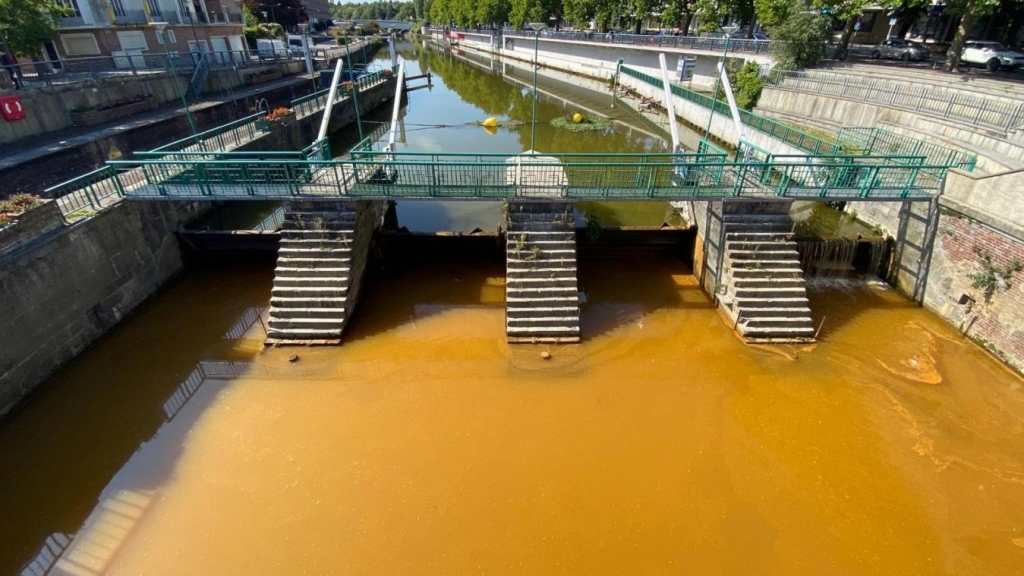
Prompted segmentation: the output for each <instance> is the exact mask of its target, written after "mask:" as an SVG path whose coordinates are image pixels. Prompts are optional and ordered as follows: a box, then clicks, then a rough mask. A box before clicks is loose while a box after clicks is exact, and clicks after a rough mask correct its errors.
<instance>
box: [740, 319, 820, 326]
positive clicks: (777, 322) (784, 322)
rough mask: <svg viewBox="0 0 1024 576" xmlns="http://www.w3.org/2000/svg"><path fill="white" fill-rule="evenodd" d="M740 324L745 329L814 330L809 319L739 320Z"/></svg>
mask: <svg viewBox="0 0 1024 576" xmlns="http://www.w3.org/2000/svg"><path fill="white" fill-rule="evenodd" d="M740 324H743V325H744V326H746V327H747V328H807V329H813V328H814V326H812V325H811V319H810V318H793V317H789V318H787V317H782V316H774V317H762V318H745V319H741V320H740Z"/></svg>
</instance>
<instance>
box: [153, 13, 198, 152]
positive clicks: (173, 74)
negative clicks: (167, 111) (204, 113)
mask: <svg viewBox="0 0 1024 576" xmlns="http://www.w3.org/2000/svg"><path fill="white" fill-rule="evenodd" d="M159 33H160V37H161V38H163V40H164V55H165V56H166V57H167V66H168V68H170V69H171V82H173V83H174V91H175V92H177V93H178V97H179V98H181V105H182V106H184V107H185V117H186V118H188V126H189V128H191V129H192V136H195V135H196V134H198V133H199V131H198V130H196V122H195V120H193V119H192V111H191V110H189V108H188V100H186V99H185V93H184V92H182V91H181V86H179V85H178V73H177V72H176V71H175V70H174V60H172V59H171V51H170V50H168V49H167V39H166V38H165V37H164V32H163V30H160V31H159Z"/></svg>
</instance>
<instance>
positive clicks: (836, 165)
mask: <svg viewBox="0 0 1024 576" xmlns="http://www.w3.org/2000/svg"><path fill="white" fill-rule="evenodd" d="M702 148H703V150H702V151H699V152H696V153H685V154H622V155H608V154H564V155H557V156H526V155H519V156H511V157H510V156H505V155H500V154H499V155H496V154H461V155H460V154H447V155H439V154H432V153H404V152H403V153H396V154H389V153H385V152H380V151H374V150H363V151H362V152H360V153H358V154H357V155H354V156H353V157H352V158H349V159H345V160H330V161H325V160H300V159H294V158H281V159H272V160H252V159H244V158H238V159H227V158H225V159H218V160H199V161H177V160H166V159H162V160H147V161H143V162H141V163H139V162H135V163H133V162H131V161H117V162H111V165H113V166H115V167H117V168H119V169H122V170H128V169H131V168H136V169H137V168H139V167H141V170H137V172H139V173H141V174H143V175H144V178H143V181H142V182H141V183H140V184H139V185H134V186H129V187H125V188H124V193H125V194H126V195H127V196H128V197H143V198H170V199H209V200H214V199H217V200H223V199H247V198H248V199H267V198H274V199H289V198H309V199H316V198H326V197H344V196H347V197H374V198H463V199H472V198H496V199H500V198H513V197H517V198H524V197H525V198H579V199H583V198H588V199H624V200H642V199H650V198H662V199H686V198H727V197H737V196H746V197H758V198H766V199H767V198H771V197H782V198H809V199H811V198H814V199H845V200H852V199H882V200H899V199H922V198H930V197H931V196H932V195H933V194H934V193H936V192H937V190H938V187H939V185H940V182H941V178H937V177H935V176H934V174H932V173H930V171H932V170H934V169H937V168H939V167H935V166H928V165H921V164H920V163H919V162H920V157H916V158H915V160H914V162H915V163H914V164H906V163H900V162H898V161H878V160H876V159H873V158H871V159H867V158H864V157H852V156H839V155H836V156H833V157H827V158H816V159H813V160H812V161H807V160H806V158H801V157H798V156H792V157H787V158H782V157H780V156H778V155H777V156H776V157H775V158H774V159H773V161H771V162H763V161H761V162H759V161H749V160H748V161H743V162H733V161H730V160H728V159H727V158H725V156H724V151H722V150H721V149H717V150H716V149H715V148H717V147H714V145H713V144H711V143H709V142H708V143H705V144H704V145H703V146H702ZM140 165H141V166H140Z"/></svg>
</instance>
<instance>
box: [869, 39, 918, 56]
mask: <svg viewBox="0 0 1024 576" xmlns="http://www.w3.org/2000/svg"><path fill="white" fill-rule="evenodd" d="M871 57H872V58H895V59H897V60H903V61H904V62H922V61H924V60H927V59H928V58H930V57H931V52H929V51H928V48H926V47H925V46H924V45H923V44H918V43H917V42H908V41H907V40H901V39H899V38H889V39H888V40H886V41H884V42H882V43H881V44H879V45H878V46H875V47H874V49H872V50H871Z"/></svg>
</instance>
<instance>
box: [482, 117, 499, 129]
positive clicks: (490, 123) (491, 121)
mask: <svg viewBox="0 0 1024 576" xmlns="http://www.w3.org/2000/svg"><path fill="white" fill-rule="evenodd" d="M482 125H483V126H484V127H485V128H497V127H498V119H497V118H495V117H494V116H491V117H490V118H488V119H487V120H484V121H483V122H482Z"/></svg>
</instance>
